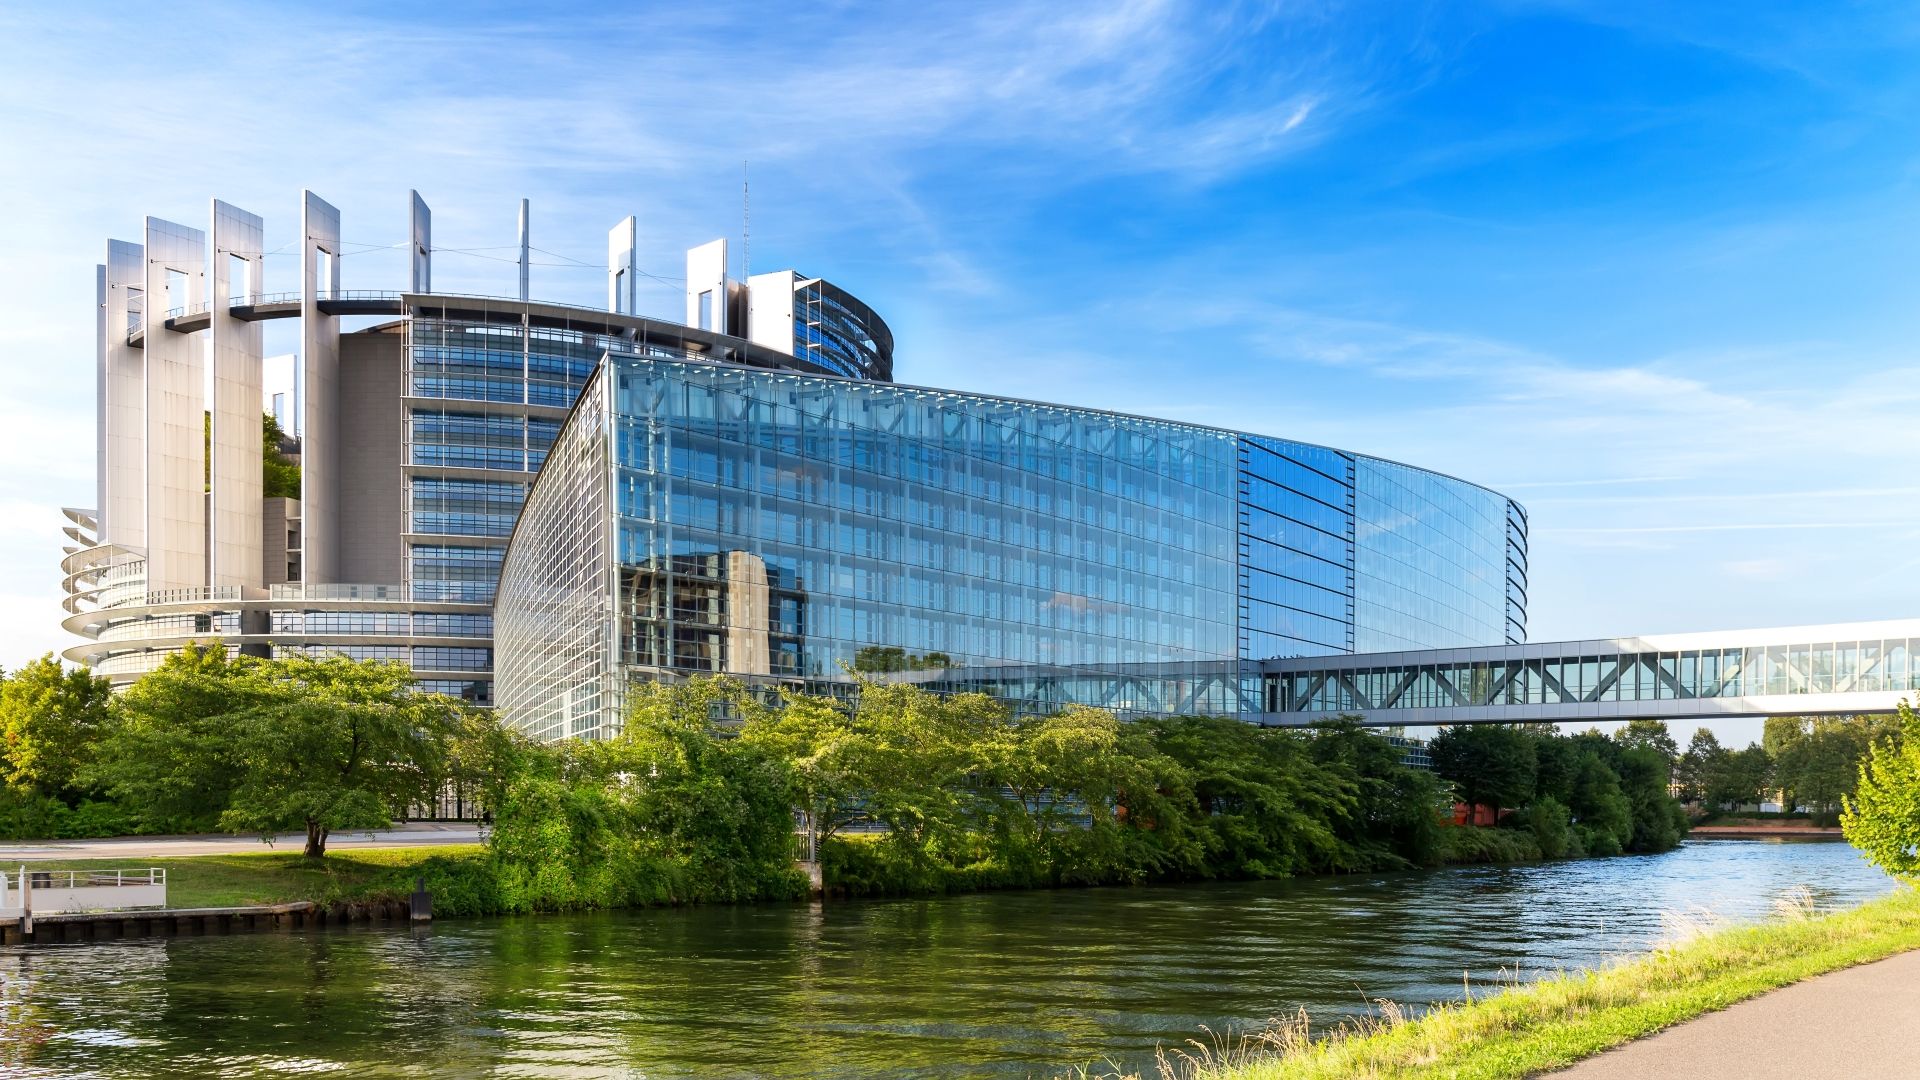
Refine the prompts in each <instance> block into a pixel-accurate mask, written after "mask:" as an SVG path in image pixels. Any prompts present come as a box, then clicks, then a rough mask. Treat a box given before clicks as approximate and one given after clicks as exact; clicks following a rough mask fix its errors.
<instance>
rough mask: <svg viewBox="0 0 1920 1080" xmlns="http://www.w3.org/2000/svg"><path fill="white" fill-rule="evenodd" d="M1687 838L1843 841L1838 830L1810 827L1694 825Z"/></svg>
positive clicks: (1843, 836)
mask: <svg viewBox="0 0 1920 1080" xmlns="http://www.w3.org/2000/svg"><path fill="white" fill-rule="evenodd" d="M1687 836H1688V837H1689V838H1691V839H1694V840H1776V839H1777V840H1845V839H1846V836H1845V835H1844V834H1843V833H1841V831H1840V830H1839V829H1816V828H1814V827H1813V826H1811V825H1695V826H1694V827H1693V828H1692V830H1691V831H1689V832H1688V833H1687Z"/></svg>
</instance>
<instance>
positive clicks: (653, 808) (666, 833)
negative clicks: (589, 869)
mask: <svg viewBox="0 0 1920 1080" xmlns="http://www.w3.org/2000/svg"><path fill="white" fill-rule="evenodd" d="M629 693H630V696H629V706H628V714H627V725H626V729H625V730H624V731H623V732H622V733H621V734H620V736H619V737H618V738H616V739H614V740H613V741H612V743H611V744H610V745H608V746H607V747H606V748H605V751H604V753H603V754H600V755H596V756H600V757H603V758H604V760H605V762H606V764H608V765H611V766H613V768H614V770H615V771H613V773H612V779H613V780H614V781H615V783H616V789H617V790H616V791H615V793H614V795H613V798H614V800H615V801H616V802H617V803H618V804H619V805H620V807H621V809H622V810H623V811H624V821H625V825H626V827H627V828H629V829H631V831H632V833H633V835H635V836H636V837H638V838H639V840H640V842H641V845H642V847H643V849H644V850H646V851H649V852H651V853H653V854H657V855H664V856H666V857H667V858H669V859H672V860H675V861H676V862H678V863H679V864H680V865H682V866H684V867H686V868H687V870H688V872H689V873H690V874H692V875H694V876H696V877H698V878H699V879H701V881H702V886H701V891H702V892H703V893H704V894H706V895H710V896H713V897H716V898H720V899H744V898H747V897H750V896H752V895H754V894H755V892H756V888H757V886H759V885H760V884H761V883H763V882H766V881H769V880H773V879H776V878H781V877H785V878H791V877H792V866H793V801H794V800H793V786H792V775H791V773H790V772H789V770H788V769H787V768H786V766H785V763H784V762H782V761H781V760H780V759H779V758H778V757H777V756H775V755H774V754H772V753H770V752H769V751H768V750H767V749H766V748H765V747H763V746H762V745H760V744H759V743H756V742H753V741H749V740H745V739H739V738H732V737H726V736H723V735H722V734H721V733H720V732H719V731H718V730H717V729H716V726H715V722H716V720H719V719H721V718H722V717H724V716H726V715H728V714H729V713H732V712H735V711H737V710H738V709H740V708H741V706H742V705H744V704H745V703H746V702H747V700H748V697H747V693H746V689H745V687H743V686H742V685H741V684H740V683H739V682H737V681H735V680H732V679H691V680H688V681H686V682H682V683H674V684H667V683H642V684H639V685H637V686H635V687H634V688H633V690H631V691H630V692H629ZM601 772H602V775H606V773H607V770H606V769H602V770H601Z"/></svg>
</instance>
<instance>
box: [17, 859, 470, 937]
mask: <svg viewBox="0 0 1920 1080" xmlns="http://www.w3.org/2000/svg"><path fill="white" fill-rule="evenodd" d="M166 904H167V877H166V871H165V870H164V869H160V868H143V869H137V870H105V871H100V870H94V871H80V870H30V869H28V868H27V867H26V866H22V867H20V869H19V870H18V871H17V872H13V873H9V872H7V871H4V870H0V946H9V945H60V944H79V943H83V942H93V941H117V940H120V939H123V938H149V937H161V938H167V937H198V936H202V935H207V934H234V933H248V932H253V931H276V930H279V931H284V930H299V929H305V928H308V927H319V926H326V925H328V924H330V923H331V924H343V923H354V922H384V921H387V920H408V921H411V922H415V923H421V922H426V921H429V920H431V919H432V918H433V898H432V896H431V895H430V894H428V893H427V891H426V886H425V883H424V882H422V883H420V884H418V885H417V886H416V887H415V890H414V894H413V896H412V897H410V898H408V899H406V900H353V901H341V902H337V903H332V904H316V903H313V902H312V901H308V900H301V901H296V902H292V903H285V904H258V905H253V906H249V907H217V908H170V907H167V906H166Z"/></svg>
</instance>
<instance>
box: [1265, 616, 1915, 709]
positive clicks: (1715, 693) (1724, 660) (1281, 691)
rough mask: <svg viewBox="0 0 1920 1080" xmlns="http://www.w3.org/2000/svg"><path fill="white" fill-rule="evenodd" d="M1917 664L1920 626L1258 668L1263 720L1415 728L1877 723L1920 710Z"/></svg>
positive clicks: (1414, 654)
mask: <svg viewBox="0 0 1920 1080" xmlns="http://www.w3.org/2000/svg"><path fill="white" fill-rule="evenodd" d="M1916 652H1920V619H1903V620H1893V621H1887V622H1870V623H1844V624H1837V625H1830V626H1801V627H1783V628H1777V629H1768V630H1738V631H1726V632H1716V633H1697V634H1669V635H1656V636H1649V637H1632V638H1605V639H1599V640H1592V641H1560V642H1535V643H1531V644H1526V645H1506V646H1493V647H1487V648H1471V649H1426V650H1414V651H1407V652H1391V653H1360V654H1351V655H1338V656H1311V657H1295V658H1288V659H1281V660H1269V661H1266V662H1264V663H1263V664H1262V665H1261V672H1262V687H1261V689H1262V695H1263V698H1264V700H1263V702H1262V707H1263V711H1262V713H1261V717H1260V718H1261V720H1262V722H1264V723H1269V724H1289V725H1298V724H1310V723H1312V722H1314V721H1316V720H1325V719H1328V718H1331V717H1333V716H1338V715H1342V714H1347V715H1356V716H1361V717H1364V718H1365V719H1366V721H1367V722H1368V723H1370V724H1375V725H1390V726H1399V725H1409V726H1419V725H1434V724H1458V723H1535V722H1552V723H1566V722H1580V721H1587V720H1631V719H1638V718H1651V719H1662V720H1685V719H1691V718H1703V719H1704V718H1709V717H1729V716H1785V715H1820V714H1824V715H1833V714H1848V713H1883V712H1892V711H1893V710H1894V708H1895V707H1896V706H1897V705H1898V703H1899V702H1900V701H1901V700H1902V699H1903V698H1906V699H1913V698H1920V661H1916V660H1915V653H1916Z"/></svg>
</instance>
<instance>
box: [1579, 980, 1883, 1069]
mask: <svg viewBox="0 0 1920 1080" xmlns="http://www.w3.org/2000/svg"><path fill="white" fill-rule="evenodd" d="M1916 1031H1920V951H1917V952H1909V953H1901V954H1900V955H1898V956H1894V957H1889V958H1888V959H1885V960H1880V961H1877V962H1875V963H1872V964H1862V965H1861V966H1859V967H1852V968H1847V969H1845V970H1842V971H1836V972H1833V973H1831V974H1828V975H1821V976H1819V977H1817V978H1812V979H1808V980H1806V981H1805V982H1798V983H1794V984H1793V985H1792V986H1787V987H1782V988H1781V989H1779V990H1774V991H1772V992H1770V993H1767V994H1763V995H1761V996H1760V997H1757V998H1752V999H1749V1000H1747V1001H1743V1002H1741V1003H1740V1004H1738V1005H1733V1006H1730V1007H1728V1008H1726V1009H1722V1010H1721V1011H1719V1012H1716V1013H1708V1014H1707V1015H1705V1016H1702V1017H1700V1018H1699V1019H1697V1020H1690V1021H1688V1022H1686V1023H1684V1024H1680V1025H1678V1026H1675V1027H1671V1028H1668V1029H1667V1030H1665V1031H1662V1032H1660V1033H1659V1034H1657V1035H1649V1036H1647V1037H1646V1038H1644V1039H1640V1040H1638V1041H1635V1042H1630V1043H1628V1044H1626V1045H1625V1046H1622V1047H1619V1048H1618V1049H1614V1050H1609V1051H1607V1052H1606V1053H1604V1054H1601V1055H1599V1056H1597V1057H1592V1058H1588V1059H1587V1060H1586V1061H1583V1062H1580V1063H1579V1064H1577V1065H1574V1066H1573V1067H1572V1068H1568V1069H1563V1070H1561V1071H1560V1072H1556V1073H1551V1074H1549V1075H1550V1076H1552V1077H1554V1078H1555V1080H1645V1078H1648V1077H1676V1078H1685V1080H1723V1078H1724V1080H1878V1078H1881V1077H1889V1078H1891V1077H1898V1078H1900V1080H1913V1078H1915V1077H1920V1043H1916V1042H1915V1039H1914V1034H1915V1032H1916Z"/></svg>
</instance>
